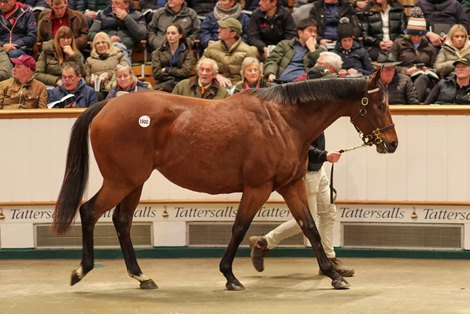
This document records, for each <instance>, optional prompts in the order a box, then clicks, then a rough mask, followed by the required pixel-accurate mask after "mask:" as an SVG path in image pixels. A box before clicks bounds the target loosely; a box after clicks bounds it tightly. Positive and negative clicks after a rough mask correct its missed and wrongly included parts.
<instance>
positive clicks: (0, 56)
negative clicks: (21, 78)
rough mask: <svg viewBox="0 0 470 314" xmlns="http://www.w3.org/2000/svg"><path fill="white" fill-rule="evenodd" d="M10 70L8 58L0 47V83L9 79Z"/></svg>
mask: <svg viewBox="0 0 470 314" xmlns="http://www.w3.org/2000/svg"><path fill="white" fill-rule="evenodd" d="M12 69H13V67H12V65H11V62H10V58H9V57H8V55H7V53H6V52H5V51H4V50H3V48H1V47H0V81H4V80H6V79H8V78H10V77H11V70H12Z"/></svg>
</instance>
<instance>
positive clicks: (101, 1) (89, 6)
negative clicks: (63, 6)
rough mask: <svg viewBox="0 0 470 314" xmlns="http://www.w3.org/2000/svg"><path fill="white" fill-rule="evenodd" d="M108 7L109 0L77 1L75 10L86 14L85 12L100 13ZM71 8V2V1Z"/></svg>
mask: <svg viewBox="0 0 470 314" xmlns="http://www.w3.org/2000/svg"><path fill="white" fill-rule="evenodd" d="M107 6H108V0H75V5H74V6H73V7H71V8H72V9H74V10H78V11H80V12H85V10H91V11H98V10H103V9H104V8H106V7H107ZM69 7H70V0H69Z"/></svg>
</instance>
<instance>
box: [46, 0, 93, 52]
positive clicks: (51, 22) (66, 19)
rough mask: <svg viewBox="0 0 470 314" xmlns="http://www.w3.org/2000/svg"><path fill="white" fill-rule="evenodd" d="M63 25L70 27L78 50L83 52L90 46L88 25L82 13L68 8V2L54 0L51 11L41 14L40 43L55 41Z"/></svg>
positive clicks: (65, 0)
mask: <svg viewBox="0 0 470 314" xmlns="http://www.w3.org/2000/svg"><path fill="white" fill-rule="evenodd" d="M62 25H67V26H68V27H70V29H71V30H72V33H73V37H74V38H75V44H76V46H77V48H78V49H80V50H82V51H83V50H84V49H85V48H86V47H87V46H88V39H87V34H88V24H87V21H86V18H85V16H84V15H83V14H82V13H81V12H79V11H75V10H71V9H69V8H67V0H52V2H51V9H45V10H44V11H42V12H41V14H39V18H38V41H39V42H44V41H48V40H51V39H54V37H55V36H56V34H57V31H58V30H59V28H60V27H61V26H62Z"/></svg>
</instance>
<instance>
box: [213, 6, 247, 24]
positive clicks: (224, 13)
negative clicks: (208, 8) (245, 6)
mask: <svg viewBox="0 0 470 314" xmlns="http://www.w3.org/2000/svg"><path fill="white" fill-rule="evenodd" d="M213 12H214V17H215V19H216V20H217V21H218V20H220V19H225V18H228V17H233V18H234V19H237V20H238V17H239V16H240V14H241V13H242V8H241V6H240V3H237V4H235V5H234V6H233V7H231V8H230V9H228V10H225V9H222V8H221V7H219V3H218V2H217V4H216V5H215V7H214V11H213Z"/></svg>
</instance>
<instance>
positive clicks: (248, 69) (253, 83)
mask: <svg viewBox="0 0 470 314" xmlns="http://www.w3.org/2000/svg"><path fill="white" fill-rule="evenodd" d="M240 74H241V76H242V78H243V81H241V82H239V83H237V84H235V88H234V90H233V93H234V94H236V93H239V92H240V91H242V90H244V89H250V88H263V87H269V86H273V85H275V84H274V83H271V82H268V81H266V80H264V78H263V68H262V66H261V63H260V62H259V60H258V59H257V58H253V57H246V58H245V60H243V62H242V69H241V71H240Z"/></svg>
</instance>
